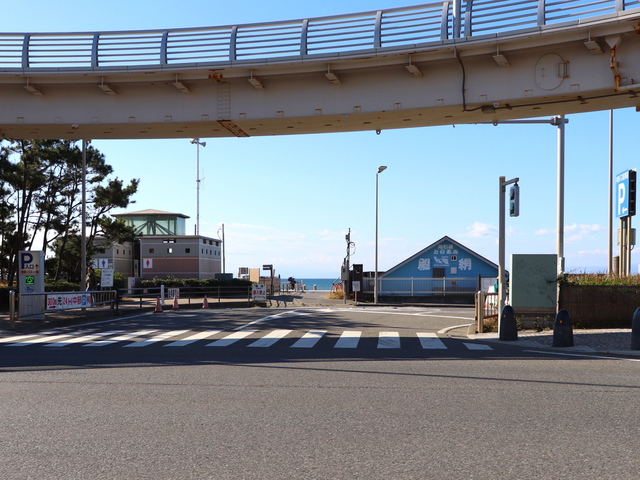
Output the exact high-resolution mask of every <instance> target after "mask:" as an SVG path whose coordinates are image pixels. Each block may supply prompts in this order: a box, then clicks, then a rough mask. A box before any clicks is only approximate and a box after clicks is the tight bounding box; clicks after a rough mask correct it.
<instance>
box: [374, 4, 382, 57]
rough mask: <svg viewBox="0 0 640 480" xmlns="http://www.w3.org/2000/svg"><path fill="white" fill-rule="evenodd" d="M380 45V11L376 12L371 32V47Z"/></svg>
mask: <svg viewBox="0 0 640 480" xmlns="http://www.w3.org/2000/svg"><path fill="white" fill-rule="evenodd" d="M380 47H382V11H381V10H378V12H377V13H376V28H375V31H374V33H373V48H380Z"/></svg>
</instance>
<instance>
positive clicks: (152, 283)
mask: <svg viewBox="0 0 640 480" xmlns="http://www.w3.org/2000/svg"><path fill="white" fill-rule="evenodd" d="M251 283H252V282H250V281H249V280H240V279H239V278H234V279H233V280H222V279H219V278H205V279H203V280H198V279H197V278H173V277H168V278H154V279H152V280H142V281H141V282H140V287H142V288H153V287H160V286H162V285H164V286H165V287H167V288H179V287H250V286H251Z"/></svg>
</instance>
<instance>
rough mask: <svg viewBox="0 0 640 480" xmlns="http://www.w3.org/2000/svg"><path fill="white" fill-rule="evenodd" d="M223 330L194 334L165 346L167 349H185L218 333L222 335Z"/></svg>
mask: <svg viewBox="0 0 640 480" xmlns="http://www.w3.org/2000/svg"><path fill="white" fill-rule="evenodd" d="M221 331H222V330H206V331H204V332H198V333H194V334H193V335H189V336H188V337H186V338H183V339H182V340H176V341H175V342H171V343H168V344H166V345H165V347H184V346H185V345H189V344H190V343H193V342H197V341H198V340H204V339H205V338H209V337H213V336H214V335H215V334H216V333H220V332H221Z"/></svg>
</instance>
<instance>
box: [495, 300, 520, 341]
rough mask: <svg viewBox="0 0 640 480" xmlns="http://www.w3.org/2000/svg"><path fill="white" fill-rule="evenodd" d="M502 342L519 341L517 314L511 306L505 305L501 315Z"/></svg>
mask: <svg viewBox="0 0 640 480" xmlns="http://www.w3.org/2000/svg"><path fill="white" fill-rule="evenodd" d="M498 330H499V331H500V340H504V341H506V342H513V341H515V340H518V325H517V324H516V314H515V312H514V311H513V307H512V306H511V305H505V306H504V308H503V309H502V315H500V326H499V328H498Z"/></svg>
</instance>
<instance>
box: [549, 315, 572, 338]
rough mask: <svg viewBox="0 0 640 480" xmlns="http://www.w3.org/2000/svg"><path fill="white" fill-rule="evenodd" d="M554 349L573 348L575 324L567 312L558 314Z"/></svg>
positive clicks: (554, 332) (554, 331)
mask: <svg viewBox="0 0 640 480" xmlns="http://www.w3.org/2000/svg"><path fill="white" fill-rule="evenodd" d="M552 346H553V347H573V323H571V315H569V312H568V311H567V310H560V311H559V312H558V313H557V314H556V321H555V323H554V324H553V344H552Z"/></svg>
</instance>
